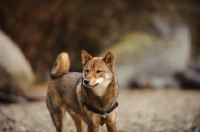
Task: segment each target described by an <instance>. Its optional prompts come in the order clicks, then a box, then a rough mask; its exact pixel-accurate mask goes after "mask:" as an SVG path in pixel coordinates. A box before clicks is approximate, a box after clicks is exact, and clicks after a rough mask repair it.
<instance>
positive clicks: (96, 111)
mask: <svg viewBox="0 0 200 132" xmlns="http://www.w3.org/2000/svg"><path fill="white" fill-rule="evenodd" d="M82 105H83V106H85V107H86V108H87V109H88V110H89V111H92V112H94V113H96V114H99V115H102V116H104V117H106V115H107V114H110V113H111V112H112V111H113V110H114V109H115V108H117V106H118V102H116V103H115V104H114V105H113V106H112V107H111V108H110V109H108V110H107V111H100V110H98V109H96V108H95V107H93V106H91V105H89V104H88V103H86V102H82Z"/></svg>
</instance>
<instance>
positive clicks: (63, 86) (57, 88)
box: [46, 52, 81, 113]
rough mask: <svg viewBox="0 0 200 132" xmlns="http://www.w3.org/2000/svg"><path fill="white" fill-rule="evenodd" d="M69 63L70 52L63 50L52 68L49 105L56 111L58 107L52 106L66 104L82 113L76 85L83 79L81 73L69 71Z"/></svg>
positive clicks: (48, 93)
mask: <svg viewBox="0 0 200 132" xmlns="http://www.w3.org/2000/svg"><path fill="white" fill-rule="evenodd" d="M69 65H70V61H69V57H68V54H67V53H65V52H63V53H61V54H60V55H59V56H58V57H57V59H56V62H55V64H54V67H53V68H52V71H51V79H50V81H49V85H48V91H47V97H46V102H47V107H48V109H49V110H50V111H52V112H56V108H55V109H54V108H52V107H54V106H55V107H58V106H63V105H66V106H67V107H68V109H72V110H73V111H74V112H76V113H80V107H79V105H78V100H77V97H76V86H77V84H78V82H79V81H81V80H80V79H81V73H79V72H68V71H69ZM49 106H51V107H49Z"/></svg>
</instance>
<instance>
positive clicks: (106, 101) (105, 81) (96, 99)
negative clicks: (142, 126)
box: [46, 50, 118, 132]
mask: <svg viewBox="0 0 200 132" xmlns="http://www.w3.org/2000/svg"><path fill="white" fill-rule="evenodd" d="M81 59H82V64H83V72H82V73H78V72H68V71H69V65H70V61H69V57H68V54H67V53H65V52H63V53H61V54H60V55H59V56H58V57H57V59H56V63H55V65H54V67H53V69H52V71H51V79H50V81H49V86H48V91H47V97H46V103H47V108H48V110H49V112H50V115H51V117H52V120H53V123H54V125H55V127H56V130H57V132H64V131H65V122H66V116H65V112H66V111H67V112H68V113H69V114H70V115H71V117H72V119H73V120H74V123H75V126H76V128H77V131H78V132H85V131H86V126H87V131H88V132H97V131H98V129H99V126H100V125H101V124H104V123H105V124H106V126H107V129H108V131H109V132H117V128H116V116H117V108H115V109H114V110H113V111H112V112H111V113H110V114H108V115H106V117H103V116H102V115H100V114H96V113H94V112H92V111H90V110H88V109H87V108H86V107H85V106H83V105H82V103H83V102H86V103H88V104H90V105H91V106H93V107H94V108H96V109H98V110H100V111H107V110H108V109H110V108H111V107H112V106H113V105H114V104H115V102H116V98H117V95H118V84H117V77H116V75H115V72H114V56H113V54H112V53H111V52H108V53H107V54H106V55H105V57H104V58H102V57H94V58H92V57H91V55H89V54H88V53H87V52H86V51H84V50H82V51H81Z"/></svg>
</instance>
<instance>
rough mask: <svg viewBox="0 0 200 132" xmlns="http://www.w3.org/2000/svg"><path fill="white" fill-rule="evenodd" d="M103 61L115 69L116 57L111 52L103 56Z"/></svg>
mask: <svg viewBox="0 0 200 132" xmlns="http://www.w3.org/2000/svg"><path fill="white" fill-rule="evenodd" d="M103 61H104V62H105V63H106V65H107V66H108V67H109V68H110V69H111V70H112V71H114V63H115V59H114V56H113V54H112V53H111V52H108V53H107V54H106V55H105V57H104V58H103Z"/></svg>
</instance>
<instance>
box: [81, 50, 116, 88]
mask: <svg viewBox="0 0 200 132" xmlns="http://www.w3.org/2000/svg"><path fill="white" fill-rule="evenodd" d="M81 59H82V64H83V72H82V77H83V85H84V86H85V87H87V88H94V89H105V88H107V86H108V85H109V84H110V82H111V81H112V78H113V76H114V73H113V72H114V56H113V54H112V53H111V52H108V53H107V54H106V55H105V57H92V56H91V55H89V54H88V53H87V52H86V51H84V50H82V51H81Z"/></svg>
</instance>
